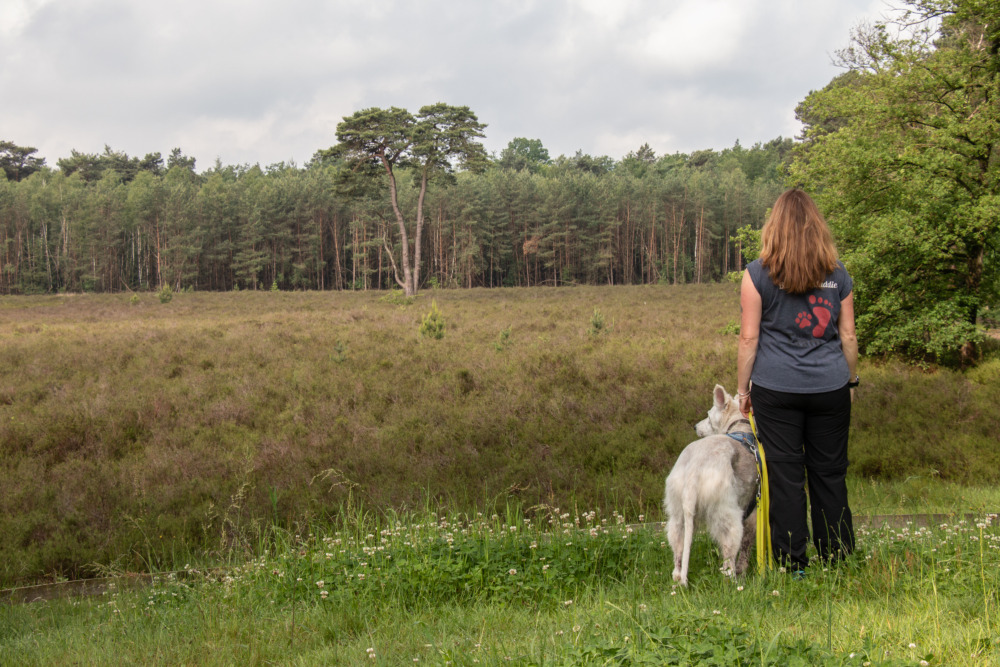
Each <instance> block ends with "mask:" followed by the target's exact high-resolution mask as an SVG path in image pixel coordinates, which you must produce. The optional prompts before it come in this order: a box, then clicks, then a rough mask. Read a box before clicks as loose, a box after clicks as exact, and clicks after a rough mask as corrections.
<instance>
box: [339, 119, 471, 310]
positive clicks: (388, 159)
mask: <svg viewBox="0 0 1000 667" xmlns="http://www.w3.org/2000/svg"><path fill="white" fill-rule="evenodd" d="M485 127H486V126H485V125H484V124H482V123H480V122H479V120H478V119H477V118H476V115H475V114H474V113H472V111H471V110H470V109H469V108H468V107H455V106H449V105H446V104H442V103H438V104H433V105H429V106H425V107H422V108H421V109H420V111H419V113H418V115H417V116H416V117H414V116H413V114H411V113H410V112H409V111H406V110H405V109H400V108H398V107H391V108H389V109H379V108H371V109H364V110H362V111H358V112H356V113H355V114H354V115H352V116H349V117H345V118H344V120H343V121H342V122H341V123H340V124H338V125H337V140H338V141H339V142H340V143H339V144H338V145H337V146H335V147H334V148H333V149H331V151H330V154H332V155H338V156H342V157H343V158H344V159H345V160H346V162H347V163H348V164H349V165H350V167H351V169H352V170H360V171H362V172H364V173H367V174H369V175H370V174H371V172H372V169H373V168H375V169H378V168H379V167H381V169H382V170H384V172H385V176H386V178H387V179H388V186H389V199H390V202H391V205H392V211H393V214H394V216H395V219H396V226H397V231H398V233H399V239H400V251H399V255H400V262H399V264H396V260H395V252H393V250H392V249H391V248H389V247H388V245H387V246H386V251H387V254H388V256H389V259H390V261H391V262H392V268H393V273H394V276H395V279H396V282H397V283H398V284H399V286H400V287H402V288H403V291H404V293H405V295H406V296H414V295H415V294H416V293H417V290H418V288H419V285H420V268H421V242H422V240H423V226H424V203H425V200H426V195H427V187H428V184H429V183H430V181H431V179H433V178H435V177H437V176H441V175H449V174H451V173H452V172H453V171H454V169H455V167H456V166H458V167H464V168H472V169H478V168H481V167H482V166H484V165H485V160H486V152H485V150H484V149H483V146H482V144H481V143H479V142H478V141H477V139H479V138H481V137H483V136H484V135H483V130H484V129H485ZM456 163H457V164H456ZM398 167H409V168H412V169H413V170H414V171H415V172H416V173H417V175H418V177H417V187H418V188H419V194H418V196H417V202H416V213H415V216H414V217H415V220H414V222H413V225H412V232H413V250H412V254H411V250H410V231H411V230H410V229H409V228H408V225H407V223H406V218H405V217H404V215H403V212H402V210H401V209H400V206H399V191H398V188H397V183H396V173H395V170H396V169H397V168H398ZM400 265H401V266H402V275H400V271H399V267H400Z"/></svg>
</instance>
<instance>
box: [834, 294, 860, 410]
mask: <svg viewBox="0 0 1000 667" xmlns="http://www.w3.org/2000/svg"><path fill="white" fill-rule="evenodd" d="M837 330H838V331H839V333H840V347H841V349H842V350H843V351H844V359H846V360H847V371H848V373H849V374H850V379H851V380H853V379H854V378H855V377H856V376H857V374H858V334H857V332H856V331H855V330H854V292H851V293H850V294H848V295H847V298H846V299H844V300H843V301H841V302H840V320H839V321H838V322H837ZM851 399H852V400H853V399H854V389H851Z"/></svg>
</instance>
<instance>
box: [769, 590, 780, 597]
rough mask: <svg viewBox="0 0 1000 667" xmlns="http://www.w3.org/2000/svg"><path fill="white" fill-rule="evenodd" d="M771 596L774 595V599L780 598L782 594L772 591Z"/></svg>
mask: <svg viewBox="0 0 1000 667" xmlns="http://www.w3.org/2000/svg"><path fill="white" fill-rule="evenodd" d="M771 595H773V596H774V597H778V596H779V595H781V593H779V592H778V591H771Z"/></svg>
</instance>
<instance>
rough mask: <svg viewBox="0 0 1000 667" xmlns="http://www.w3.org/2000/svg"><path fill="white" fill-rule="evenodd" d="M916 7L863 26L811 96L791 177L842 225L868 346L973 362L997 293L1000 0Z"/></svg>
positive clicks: (939, 1)
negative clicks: (893, 24) (898, 33)
mask: <svg viewBox="0 0 1000 667" xmlns="http://www.w3.org/2000/svg"><path fill="white" fill-rule="evenodd" d="M908 7H909V8H908V11H907V12H906V14H904V16H903V17H902V19H901V20H902V21H904V22H905V23H906V24H907V25H908V26H910V32H909V33H904V34H903V35H904V36H902V37H895V36H893V35H894V34H895V32H894V31H891V30H890V29H889V28H888V27H887V26H886V25H885V24H876V25H875V26H867V27H862V28H861V29H859V30H858V31H857V32H856V33H855V35H854V37H853V42H852V45H851V47H850V48H848V49H845V50H844V51H843V52H841V54H840V56H841V59H842V61H843V64H845V65H846V66H848V67H850V68H851V70H850V72H849V73H848V75H844V76H842V77H840V78H839V79H836V80H834V81H833V82H832V83H831V85H829V86H827V87H826V88H825V89H823V90H821V91H817V92H814V93H812V94H810V95H809V97H808V98H807V99H806V100H805V101H804V102H803V104H802V106H801V107H800V110H801V111H804V112H805V114H804V115H803V114H802V113H800V118H803V120H805V121H806V123H807V125H806V129H805V141H804V143H803V145H802V148H801V150H800V152H799V154H798V155H797V157H796V160H795V162H794V164H793V167H792V178H793V180H794V181H796V182H799V183H802V184H804V185H806V186H807V187H808V188H810V190H811V191H813V192H815V193H816V194H817V197H818V199H819V203H820V205H821V206H822V208H823V209H824V210H825V212H826V213H827V215H828V216H829V218H830V219H831V222H832V224H833V226H834V229H835V232H836V233H837V234H838V237H839V241H840V245H841V248H842V250H843V255H844V260H845V263H847V265H848V267H849V268H850V269H851V271H852V273H853V275H854V277H855V284H856V287H857V289H856V297H855V299H856V305H857V313H858V319H857V321H858V329H859V339H860V341H861V343H862V345H863V347H864V349H865V351H866V352H868V353H902V354H904V355H907V356H910V357H914V358H919V359H927V358H930V359H933V360H937V361H939V362H944V363H961V362H963V361H968V360H970V359H972V358H973V357H974V355H975V351H976V346H977V344H978V343H979V342H980V340H981V337H982V333H981V330H980V329H979V328H978V327H977V320H978V316H979V314H980V312H981V310H982V308H983V306H987V305H994V304H995V303H996V300H997V296H998V294H997V287H998V270H1000V267H998V262H997V250H996V249H997V247H998V243H1000V3H996V2H989V1H987V0H917V1H912V2H910V3H909V5H908ZM933 19H940V23H939V24H935V23H934V22H933V21H932V20H933Z"/></svg>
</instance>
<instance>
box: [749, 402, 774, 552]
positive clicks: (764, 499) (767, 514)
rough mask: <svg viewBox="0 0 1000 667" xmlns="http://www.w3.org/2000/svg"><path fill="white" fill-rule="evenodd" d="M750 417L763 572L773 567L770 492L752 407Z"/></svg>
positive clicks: (758, 538) (762, 444) (758, 531)
mask: <svg viewBox="0 0 1000 667" xmlns="http://www.w3.org/2000/svg"><path fill="white" fill-rule="evenodd" d="M748 416H749V417H750V430H752V431H753V437H754V439H755V440H756V441H757V453H758V454H759V455H760V457H759V459H758V461H759V462H758V468H757V475H758V477H759V478H760V500H758V502H757V572H765V571H767V570H771V569H773V568H774V556H773V554H772V553H771V494H770V492H769V491H768V484H767V459H766V458H765V457H764V443H762V442H761V441H760V436H758V435H757V422H755V421H754V418H753V408H751V409H750V413H749V415H748Z"/></svg>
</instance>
